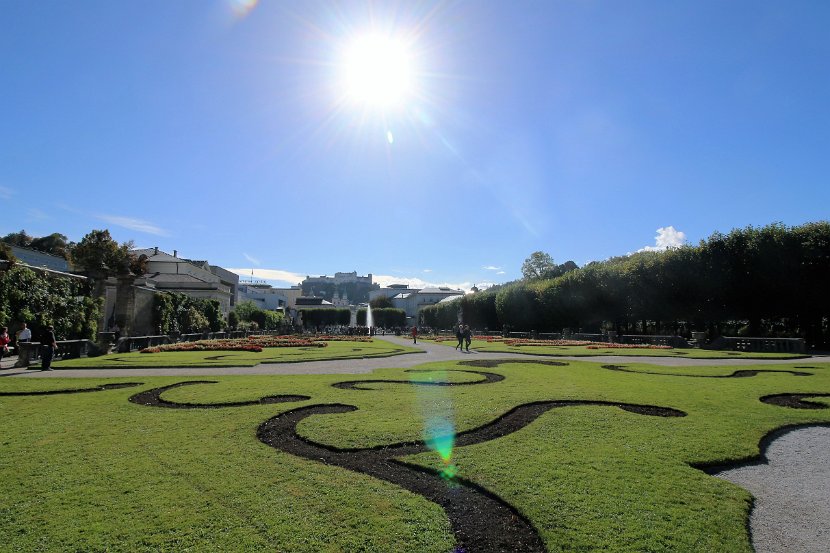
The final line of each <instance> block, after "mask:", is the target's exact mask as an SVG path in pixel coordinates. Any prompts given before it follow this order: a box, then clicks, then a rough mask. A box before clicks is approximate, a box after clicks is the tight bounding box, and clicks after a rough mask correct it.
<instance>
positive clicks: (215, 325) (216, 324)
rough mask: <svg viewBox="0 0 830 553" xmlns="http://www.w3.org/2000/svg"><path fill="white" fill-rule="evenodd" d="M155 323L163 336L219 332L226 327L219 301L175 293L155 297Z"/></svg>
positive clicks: (164, 293) (165, 293)
mask: <svg viewBox="0 0 830 553" xmlns="http://www.w3.org/2000/svg"><path fill="white" fill-rule="evenodd" d="M153 323H154V325H155V327H156V330H157V331H158V332H160V333H161V334H171V333H176V332H178V333H189V332H205V331H211V332H218V331H220V330H222V328H223V326H224V320H223V317H222V311H221V308H220V306H219V302H218V301H216V300H208V299H201V298H191V297H189V296H186V295H184V294H177V293H173V292H163V293H161V294H156V295H155V296H154V298H153Z"/></svg>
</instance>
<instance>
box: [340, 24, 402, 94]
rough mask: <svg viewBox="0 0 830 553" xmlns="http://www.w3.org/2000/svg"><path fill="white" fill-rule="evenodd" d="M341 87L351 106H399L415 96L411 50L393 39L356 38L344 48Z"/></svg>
mask: <svg viewBox="0 0 830 553" xmlns="http://www.w3.org/2000/svg"><path fill="white" fill-rule="evenodd" d="M342 85H343V92H344V93H345V95H346V98H347V99H348V100H349V101H350V102H352V103H355V104H360V105H363V106H364V107H370V108H381V109H387V108H393V107H396V106H401V105H402V104H404V103H405V101H406V100H407V99H408V98H410V97H412V96H413V94H414V87H415V79H414V68H413V55H412V51H411V49H410V48H409V47H408V45H407V44H406V43H405V42H404V41H403V40H401V39H397V38H394V37H389V36H384V35H380V34H370V35H364V36H361V37H357V38H356V39H354V40H353V41H352V42H351V43H350V44H348V45H347V46H346V47H345V48H344V52H343V62H342Z"/></svg>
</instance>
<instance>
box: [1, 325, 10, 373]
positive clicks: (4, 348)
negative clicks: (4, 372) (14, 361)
mask: <svg viewBox="0 0 830 553" xmlns="http://www.w3.org/2000/svg"><path fill="white" fill-rule="evenodd" d="M11 341H12V339H11V338H9V329H8V328H7V327H5V326H4V327H3V328H0V369H2V368H3V367H2V364H3V356H4V355H6V354H7V353H9V342H11Z"/></svg>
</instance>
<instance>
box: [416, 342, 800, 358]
mask: <svg viewBox="0 0 830 553" xmlns="http://www.w3.org/2000/svg"><path fill="white" fill-rule="evenodd" d="M425 339H426V338H425ZM440 343H442V344H443V345H448V346H455V344H456V342H455V340H453V341H451V342H440ZM470 349H475V350H478V351H489V352H496V353H526V354H528V355H562V356H569V357H595V356H597V355H625V356H632V355H634V356H640V355H644V356H648V357H686V358H689V359H802V358H804V357H807V356H806V355H798V354H791V353H750V352H743V351H720V350H706V349H691V348H674V349H649V348H632V349H628V348H625V349H623V348H619V349H617V348H600V349H587V348H586V347H585V346H508V345H507V344H503V343H500V342H485V341H483V340H473V342H472V343H471V344H470Z"/></svg>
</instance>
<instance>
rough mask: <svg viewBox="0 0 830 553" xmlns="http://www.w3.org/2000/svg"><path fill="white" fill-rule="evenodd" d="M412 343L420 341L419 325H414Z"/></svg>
mask: <svg viewBox="0 0 830 553" xmlns="http://www.w3.org/2000/svg"><path fill="white" fill-rule="evenodd" d="M412 343H413V344H417V343H418V327H417V326H413V327H412Z"/></svg>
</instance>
